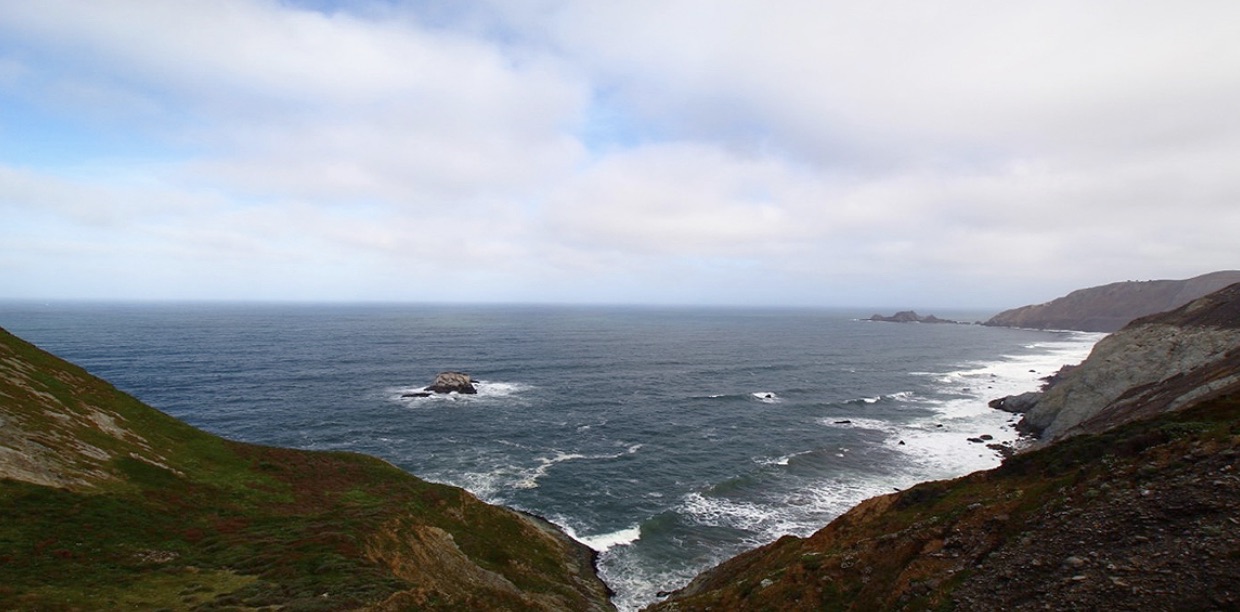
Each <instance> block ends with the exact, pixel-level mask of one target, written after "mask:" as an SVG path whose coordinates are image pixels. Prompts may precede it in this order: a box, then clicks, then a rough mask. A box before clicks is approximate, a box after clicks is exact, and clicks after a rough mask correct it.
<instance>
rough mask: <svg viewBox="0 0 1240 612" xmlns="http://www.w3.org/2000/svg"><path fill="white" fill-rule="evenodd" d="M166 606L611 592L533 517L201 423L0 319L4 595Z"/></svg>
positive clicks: (16, 599)
mask: <svg viewBox="0 0 1240 612" xmlns="http://www.w3.org/2000/svg"><path fill="white" fill-rule="evenodd" d="M207 401H209V400H207ZM159 608H167V609H198V610H211V609H225V608H227V609H277V608H278V609H283V610H343V609H358V608H371V609H392V610H397V609H411V608H417V609H454V610H459V609H503V610H591V609H594V610H601V609H609V608H610V604H608V603H607V593H606V587H605V586H604V585H603V584H602V583H601V582H600V581H599V580H598V579H597V578H596V577H595V576H594V574H593V569H592V565H591V555H590V552H589V551H588V550H587V549H585V548H584V547H582V546H580V545H579V544H577V543H575V542H573V541H572V540H570V539H568V538H567V537H565V536H564V535H563V534H561V533H559V532H558V531H557V530H555V529H554V528H553V527H551V526H549V525H547V524H545V523H542V522H541V521H538V520H536V519H533V518H531V517H527V516H524V515H521V514H518V513H516V512H513V511H510V510H506V509H502V508H496V507H493V506H489V505H487V504H484V503H482V502H480V501H479V500H477V499H476V498H474V497H473V496H471V495H470V494H468V493H467V492H465V491H462V490H461V489H458V488H454V487H449V486H444V485H438V484H432V483H427V482H424V481H422V480H419V479H417V478H414V477H412V476H410V475H408V474H406V473H404V472H402V471H401V470H399V469H397V468H395V467H393V466H391V465H389V464H387V463H385V462H382V461H380V460H377V459H374V458H370V457H365V456H361V455H355V454H347V453H317V452H304V451H296V450H289V449H279V448H268V447H260V446H254V445H248V444H241V443H236V442H231V441H227V440H224V439H222V438H219V437H217V436H213V435H210V434H207V433H204V432H202V431H199V430H197V429H194V428H192V427H190V426H188V425H186V424H184V423H182V422H180V421H177V420H176V419H173V418H171V417H169V416H167V415H165V414H163V413H161V412H159V411H157V410H154V409H152V408H150V407H148V406H145V405H143V404H142V403H141V402H138V401H137V400H135V399H134V398H132V397H130V396H128V395H126V394H124V393H121V392H119V391H118V390H116V389H115V388H113V387H112V386H111V385H109V384H107V383H106V382H104V381H102V380H99V379H98V378H95V377H93V376H91V375H89V374H88V373H87V372H85V371H84V370H82V369H80V368H78V367H76V366H73V365H72V364H69V363H67V362H64V361H62V360H60V359H58V358H56V357H54V356H52V355H49V354H47V353H45V352H43V351H41V350H39V349H38V348H37V347H34V346H33V345H30V344H28V343H26V342H24V341H22V340H20V339H18V338H16V337H14V336H12V335H11V334H9V333H8V332H5V331H3V330H0V609H6V610H9V609H13V610H20V609H38V610H98V609H159Z"/></svg>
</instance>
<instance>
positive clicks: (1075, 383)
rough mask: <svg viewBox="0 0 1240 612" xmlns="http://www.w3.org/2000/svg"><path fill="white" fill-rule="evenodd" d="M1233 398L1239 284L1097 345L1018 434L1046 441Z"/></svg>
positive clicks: (1239, 364)
mask: <svg viewBox="0 0 1240 612" xmlns="http://www.w3.org/2000/svg"><path fill="white" fill-rule="evenodd" d="M1237 390H1240V283H1237V284H1235V285H1231V286H1230V287H1227V288H1225V289H1223V290H1221V291H1218V292H1215V293H1212V294H1210V295H1208V296H1206V297H1203V298H1200V299H1198V300H1195V301H1193V302H1191V303H1189V304H1187V305H1184V306H1181V307H1180V308H1177V309H1175V310H1172V311H1170V312H1167V313H1162V314H1156V315H1151V316H1148V317H1144V318H1141V319H1138V320H1136V321H1133V322H1132V323H1129V324H1128V325H1127V326H1126V327H1124V328H1123V329H1122V330H1120V331H1118V332H1116V333H1114V334H1111V335H1109V336H1107V337H1106V338H1103V339H1102V340H1100V341H1098V344H1096V345H1095V346H1094V349H1093V351H1092V352H1091V353H1090V355H1089V358H1088V359H1086V360H1085V361H1084V362H1083V363H1082V364H1081V365H1080V367H1077V368H1074V369H1072V370H1071V371H1069V372H1066V373H1065V374H1064V375H1063V376H1062V377H1061V378H1060V379H1059V380H1058V381H1056V382H1055V384H1054V385H1052V386H1051V387H1050V389H1048V390H1047V391H1046V392H1045V393H1044V394H1042V397H1041V398H1039V399H1038V400H1037V402H1036V403H1035V404H1034V405H1033V407H1032V408H1030V409H1029V410H1028V411H1027V412H1026V413H1025V417H1024V419H1023V421H1022V426H1023V427H1025V428H1026V429H1027V430H1029V431H1031V432H1034V433H1037V434H1038V435H1039V436H1040V437H1041V438H1042V439H1043V440H1044V441H1050V440H1055V439H1057V438H1061V437H1065V436H1069V435H1074V434H1079V433H1085V432H1099V431H1105V430H1106V429H1107V428H1109V427H1113V426H1115V425H1118V424H1120V423H1123V422H1126V421H1129V420H1133V419H1137V418H1143V417H1147V416H1151V415H1153V414H1156V413H1158V412H1164V411H1169V410H1175V409H1177V408H1179V407H1181V406H1183V405H1185V404H1187V403H1189V402H1192V401H1194V400H1198V399H1201V398H1203V397H1208V396H1210V395H1216V394H1220V393H1225V392H1233V391H1237Z"/></svg>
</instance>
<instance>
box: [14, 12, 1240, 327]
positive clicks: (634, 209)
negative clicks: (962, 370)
mask: <svg viewBox="0 0 1240 612" xmlns="http://www.w3.org/2000/svg"><path fill="white" fill-rule="evenodd" d="M1238 23H1240V3H1238V2H1234V1H1233V0H1220V1H1206V0H1179V1H1175V2H1172V1H1170V0H1163V1H1143V0H1111V1H1104V0H1070V1H1060V0H1046V1H1040V2H1014V1H1013V2H1007V1H998V2H997V1H993V0H984V1H983V0H945V1H939V2H925V1H921V0H916V1H898V0H891V1H883V2H836V1H829V0H811V1H801V0H782V1H780V2H769V1H763V2H760V1H756V0H755V1H747V0H734V1H727V0H712V1H707V0H658V1H655V0H628V1H626V2H604V1H598V2H589V1H570V0H494V1H488V0H478V1H473V2H468V1H455V0H427V1H416V2H414V1H410V2H404V1H395V0H393V1H383V0H362V1H359V2H332V1H325V0H305V1H291V0H288V1H282V2H281V1H275V0H210V1H207V0H192V1H191V0H161V1H159V2H151V1H149V0H77V1H73V0H40V1H39V2H29V1H28V0H0V299H36V300H59V299H81V300H247V301H251V300H255V301H267V300H273V301H333V302H338V301H345V302H352V301H401V302H483V303H601V304H704V305H773V306H811V307H813V306H823V307H832V306H838V307H854V306H855V307H860V306H891V307H908V306H922V307H925V306H947V307H959V308H1007V307H1014V306H1019V305H1022V304H1028V303H1038V302H1044V301H1047V300H1050V299H1052V298H1054V297H1058V296H1060V295H1063V294H1065V293H1067V292H1069V291H1071V290H1074V289H1077V288H1081V287H1088V286H1094V285H1099V284H1104V283H1109V282H1114V281H1121V280H1145V279H1156V278H1188V277H1191V276H1196V275H1198V274H1203V273H1206V272H1211V271H1215V270H1222V269H1236V268H1240V239H1238V237H1240V36H1237V34H1236V32H1237V30H1236V24H1238Z"/></svg>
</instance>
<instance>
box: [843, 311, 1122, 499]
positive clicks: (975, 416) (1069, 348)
mask: <svg viewBox="0 0 1240 612" xmlns="http://www.w3.org/2000/svg"><path fill="white" fill-rule="evenodd" d="M1104 335H1105V334H1083V333H1082V334H1070V335H1068V336H1066V337H1065V338H1064V339H1063V340H1057V341H1049V342H1039V343H1036V344H1035V345H1032V346H1030V347H1028V348H1031V349H1036V350H1037V351H1038V352H1036V353H1033V354H1029V355H1019V356H1017V355H1006V356H1003V357H1000V358H999V359H997V360H994V361H988V362H980V363H976V364H973V365H972V366H970V367H967V368H965V369H961V370H957V371H953V372H946V373H937V374H936V373H919V374H924V375H927V376H931V377H933V378H934V379H935V380H936V381H938V382H939V384H940V385H941V388H942V389H941V390H942V392H943V393H944V395H945V398H942V399H935V400H931V399H926V398H915V397H910V398H908V399H910V400H911V401H915V402H916V403H917V404H918V405H919V406H921V407H923V408H928V409H930V410H931V411H932V412H933V414H932V415H931V416H930V417H927V418H919V419H915V420H913V421H910V422H906V423H902V424H898V425H897V424H888V427H887V428H885V429H884V428H882V427H874V428H875V429H883V430H884V431H887V432H888V433H889V436H888V439H887V444H888V446H890V447H892V448H894V449H896V450H898V451H901V452H903V453H905V454H906V455H907V457H908V458H909V461H910V463H911V465H912V466H914V470H913V473H914V474H916V475H918V476H919V478H920V479H933V478H944V477H950V476H957V475H961V474H967V473H969V472H974V471H977V470H982V469H989V468H992V467H994V466H996V465H998V463H999V461H1000V457H999V455H998V453H997V452H995V451H994V450H992V449H990V448H988V447H987V445H990V444H1012V443H1014V442H1016V441H1017V439H1018V438H1019V436H1018V434H1017V432H1016V430H1015V428H1014V423H1015V421H1016V420H1018V418H1019V417H1018V416H1016V415H1012V414H1009V413H1006V412H1003V411H999V410H994V409H993V408H990V407H989V405H988V402H989V401H990V400H992V399H995V398H999V397H1004V396H1007V395H1016V394H1019V393H1024V392H1026V391H1033V390H1036V389H1037V388H1038V387H1040V386H1041V384H1042V382H1043V381H1042V379H1043V378H1045V377H1046V376H1049V375H1051V374H1054V373H1055V372H1056V371H1058V370H1059V368H1060V367H1062V366H1063V365H1066V364H1075V363H1079V362H1080V361H1082V360H1084V359H1085V357H1087V356H1088V355H1089V351H1090V350H1092V348H1093V345H1094V344H1095V343H1096V342H1097V341H1098V340H1099V339H1101V338H1102V337H1103V336H1104ZM854 422H856V419H854ZM970 439H972V440H973V441H970ZM979 440H980V442H979Z"/></svg>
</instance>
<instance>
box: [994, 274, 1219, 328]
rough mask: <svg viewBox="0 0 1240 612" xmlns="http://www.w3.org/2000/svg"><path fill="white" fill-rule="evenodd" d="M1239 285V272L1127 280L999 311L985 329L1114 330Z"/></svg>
mask: <svg viewBox="0 0 1240 612" xmlns="http://www.w3.org/2000/svg"><path fill="white" fill-rule="evenodd" d="M1238 282H1240V271H1237V270H1226V271H1221V272H1212V273H1210V274H1204V275H1201V276H1197V277H1194V278H1190V279H1185V280H1154V281H1141V282H1137V281H1126V282H1119V283H1111V284H1109V285H1102V286H1100V287H1091V288H1089V289H1080V290H1077V291H1073V292H1072V293H1069V294H1068V295H1065V296H1063V297H1061V298H1057V299H1054V300H1051V301H1050V302H1047V303H1045V304H1036V305H1032V306H1022V307H1020V308H1015V309H1012V310H1006V311H1003V312H1001V313H999V314H997V315H995V316H994V317H991V319H990V320H989V321H986V322H985V323H984V324H985V325H993V326H999V327H1025V328H1031V329H1071V330H1079V331H1088V332H1113V331H1116V330H1118V329H1120V328H1122V327H1123V326H1125V325H1127V324H1128V323H1129V322H1130V321H1132V320H1134V319H1137V318H1139V317H1144V316H1146V315H1150V314H1154V313H1159V312H1164V311H1167V310H1171V309H1173V308H1179V307H1180V306H1183V305H1184V304H1187V303H1188V302H1191V301H1193V300H1195V299H1197V298H1199V297H1202V296H1204V295H1206V294H1209V293H1213V292H1215V291H1218V290H1219V289H1222V288H1223V287H1226V286H1228V285H1231V284H1233V283H1238Z"/></svg>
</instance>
